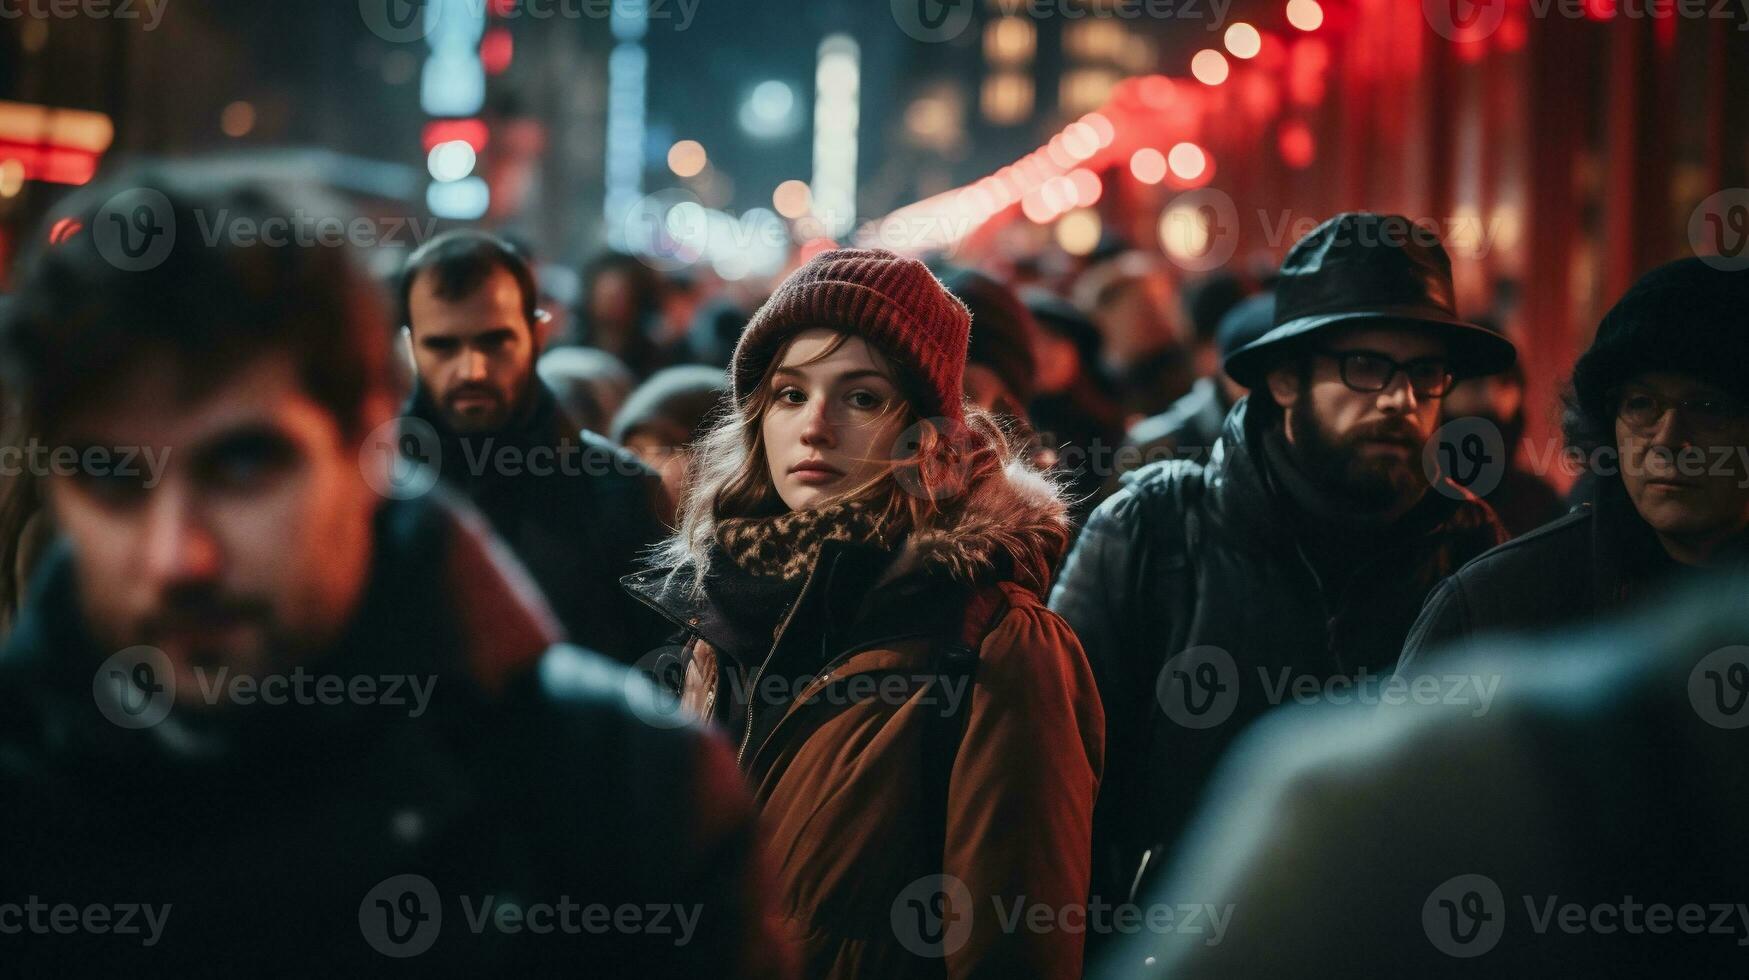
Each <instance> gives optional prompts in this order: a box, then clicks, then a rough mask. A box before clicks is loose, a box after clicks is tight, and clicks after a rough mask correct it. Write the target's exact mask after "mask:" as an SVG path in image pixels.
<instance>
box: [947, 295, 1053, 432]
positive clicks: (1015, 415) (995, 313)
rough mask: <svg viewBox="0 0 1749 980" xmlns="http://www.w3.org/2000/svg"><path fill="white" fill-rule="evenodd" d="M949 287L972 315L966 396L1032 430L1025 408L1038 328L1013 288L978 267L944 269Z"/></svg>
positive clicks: (1031, 377) (1033, 371)
mask: <svg viewBox="0 0 1749 980" xmlns="http://www.w3.org/2000/svg"><path fill="white" fill-rule="evenodd" d="M942 285H944V286H946V287H947V290H948V292H950V293H952V294H953V295H954V296H955V297H956V298H957V299H958V300H959V301H960V302H961V303H963V304H965V307H966V310H967V312H969V313H970V314H971V316H972V334H971V340H970V343H969V345H968V347H967V350H966V376H965V390H966V397H967V398H969V399H971V402H972V404H974V405H976V406H978V407H979V408H982V409H984V410H985V411H987V412H994V413H996V414H997V415H1001V416H1007V417H1008V418H1010V419H1013V420H1015V421H1016V422H1018V423H1019V424H1020V425H1021V426H1022V427H1023V429H1024V430H1025V431H1027V432H1030V431H1031V429H1032V422H1031V419H1030V418H1029V417H1028V415H1027V410H1026V406H1027V403H1028V402H1030V401H1031V399H1032V386H1033V377H1034V375H1035V366H1034V364H1033V359H1032V343H1033V341H1032V335H1033V333H1035V332H1036V331H1037V330H1038V327H1037V326H1036V325H1035V324H1034V323H1033V322H1032V314H1030V313H1028V312H1027V310H1026V307H1024V306H1022V305H1021V303H1020V300H1019V298H1017V297H1016V296H1015V295H1014V291H1013V290H1011V289H1009V288H1008V287H1007V286H1004V285H1002V284H1001V283H1000V282H997V281H996V280H995V279H994V278H992V277H990V276H988V275H985V274H984V273H982V272H979V271H977V270H976V269H944V270H942Z"/></svg>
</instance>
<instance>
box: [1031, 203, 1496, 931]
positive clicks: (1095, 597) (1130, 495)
mask: <svg viewBox="0 0 1749 980" xmlns="http://www.w3.org/2000/svg"><path fill="white" fill-rule="evenodd" d="M1275 323H1276V326H1275V327H1274V329H1272V330H1270V331H1269V332H1268V333H1267V334H1265V335H1264V336H1262V337H1261V338H1259V339H1258V340H1256V341H1254V342H1253V343H1251V344H1248V345H1246V346H1245V347H1243V348H1241V349H1239V350H1238V351H1236V352H1234V353H1233V354H1232V355H1231V356H1230V357H1228V359H1227V361H1226V363H1225V365H1224V368H1225V370H1226V372H1227V373H1228V374H1229V375H1230V376H1232V377H1233V379H1234V380H1235V381H1238V382H1239V383H1240V384H1242V385H1245V386H1246V387H1248V388H1250V389H1251V391H1252V394H1251V395H1250V396H1248V397H1247V398H1246V399H1244V400H1241V401H1240V402H1239V403H1238V404H1237V405H1236V406H1235V407H1234V409H1233V411H1232V412H1231V413H1230V414H1229V415H1228V417H1227V420H1226V424H1225V429H1224V431H1223V432H1222V435H1221V438H1220V440H1219V442H1218V444H1217V445H1216V448H1215V451H1214V454H1213V456H1212V457H1211V458H1210V460H1209V461H1208V463H1207V465H1206V466H1202V465H1198V464H1196V463H1194V462H1191V461H1189V460H1169V461H1165V462H1161V463H1157V464H1154V465H1152V466H1148V467H1144V468H1143V469H1141V470H1138V471H1136V472H1135V473H1133V474H1130V476H1129V477H1128V478H1127V479H1126V486H1125V489H1124V490H1122V491H1121V492H1119V493H1118V494H1117V495H1116V496H1114V497H1112V498H1111V499H1110V500H1108V501H1106V503H1105V504H1104V505H1102V506H1101V507H1100V508H1099V510H1098V511H1096V512H1095V513H1094V515H1093V517H1092V519H1091V520H1090V521H1089V523H1088V525H1087V528H1086V530H1085V531H1084V532H1083V533H1082V536H1081V539H1080V542H1079V544H1078V545H1077V546H1076V548H1075V550H1074V552H1073V553H1072V554H1071V555H1070V558H1069V560H1068V564H1067V566H1066V567H1065V569H1064V571H1063V574H1062V577H1061V578H1060V579H1059V581H1058V583H1057V586H1056V589H1055V591H1054V592H1053V594H1052V596H1051V602H1050V606H1051V608H1052V609H1054V610H1056V611H1057V612H1059V613H1060V614H1061V615H1062V616H1063V617H1064V618H1065V619H1067V620H1068V622H1069V624H1070V625H1071V626H1073V627H1074V628H1075V632H1076V633H1077V634H1078V635H1079V636H1080V638H1081V642H1082V644H1083V646H1084V647H1085V648H1086V650H1087V652H1088V659H1089V660H1090V661H1091V663H1092V665H1093V669H1094V673H1095V676H1096V678H1097V681H1098V684H1099V691H1100V697H1101V699H1102V700H1103V702H1104V704H1105V708H1106V741H1107V745H1108V747H1109V748H1108V753H1109V755H1108V759H1109V760H1110V764H1109V765H1108V767H1107V772H1108V774H1109V778H1108V781H1107V782H1106V783H1105V784H1104V785H1103V786H1102V787H1101V791H1100V798H1099V801H1098V805H1097V808H1096V811H1095V823H1094V834H1095V839H1094V850H1095V853H1094V859H1095V894H1096V896H1100V897H1102V898H1104V899H1105V900H1106V901H1114V902H1121V901H1123V900H1124V899H1125V897H1126V896H1128V895H1130V894H1131V893H1132V889H1133V887H1134V886H1135V884H1136V883H1137V882H1138V881H1140V880H1142V879H1144V878H1146V877H1147V876H1149V875H1150V874H1151V873H1152V871H1153V869H1154V868H1155V867H1156V866H1157V865H1158V863H1159V858H1160V856H1161V855H1162V854H1163V851H1164V849H1166V848H1169V847H1170V846H1171V844H1172V843H1173V842H1174V841H1175V840H1176V839H1177V837H1178V836H1179V834H1180V833H1181V832H1182V828H1183V825H1184V821H1185V819H1186V817H1187V815H1188V813H1189V812H1190V810H1191V808H1192V807H1193V806H1194V805H1195V804H1196V801H1197V799H1198V797H1199V796H1200V794H1201V792H1202V790H1203V787H1204V783H1205V782H1206V780H1207V778H1208V775H1209V773H1210V771H1211V769H1212V767H1213V765H1214V762H1215V760H1216V758H1217V757H1218V756H1219V755H1220V754H1221V752H1222V751H1223V750H1224V749H1225V748H1226V747H1227V745H1228V744H1229V743H1230V742H1231V740H1232V739H1233V738H1234V737H1235V736H1236V735H1237V734H1238V733H1239V731H1240V730H1242V729H1243V728H1244V727H1245V725H1246V724H1247V723H1249V722H1250V721H1252V720H1254V719H1255V718H1256V717H1258V716H1259V715H1261V714H1262V713H1263V712H1264V711H1266V710H1267V709H1268V708H1269V707H1271V706H1272V705H1275V704H1279V703H1281V702H1282V701H1284V700H1304V699H1307V698H1314V699H1315V698H1317V697H1320V696H1329V697H1332V698H1334V697H1337V696H1348V697H1354V696H1356V695H1357V692H1358V694H1359V695H1361V696H1364V694H1365V692H1366V690H1367V687H1368V685H1369V684H1373V683H1375V682H1376V681H1377V680H1378V679H1380V675H1381V674H1383V675H1386V676H1388V674H1389V672H1390V670H1391V668H1392V666H1393V664H1394V663H1395V662H1396V658H1397V653H1398V651H1399V650H1400V649H1401V639H1400V638H1401V637H1403V636H1404V635H1405V634H1406V633H1407V631H1408V629H1409V625H1410V623H1411V622H1412V621H1413V620H1414V617H1415V613H1416V611H1417V610H1418V609H1419V608H1420V605H1421V602H1422V600H1423V599H1425V597H1426V595H1427V592H1428V590H1429V589H1431V588H1432V587H1433V586H1434V584H1435V583H1437V582H1438V581H1439V580H1440V579H1441V578H1443V577H1445V576H1446V575H1449V574H1451V572H1452V571H1454V570H1456V569H1457V568H1458V567H1459V566H1461V565H1462V564H1463V563H1464V562H1465V561H1467V560H1469V559H1470V558H1471V557H1473V556H1475V555H1477V554H1480V553H1481V552H1483V551H1485V550H1487V549H1488V548H1490V547H1492V546H1494V545H1495V544H1497V543H1499V541H1500V540H1502V536H1503V532H1502V531H1501V529H1500V527H1499V524H1498V522H1497V521H1496V520H1495V519H1494V516H1493V513H1492V512H1491V511H1490V510H1489V509H1488V507H1487V505H1486V504H1484V503H1482V502H1481V501H1479V500H1477V499H1476V498H1475V497H1474V496H1472V495H1470V494H1468V493H1467V492H1466V491H1463V490H1462V489H1460V488H1458V487H1456V486H1455V485H1453V484H1450V483H1449V482H1446V481H1443V480H1438V479H1432V478H1430V477H1429V476H1428V475H1427V474H1428V470H1427V468H1426V467H1424V465H1423V451H1424V449H1425V448H1426V445H1427V443H1428V441H1429V439H1430V437H1431V436H1432V435H1433V432H1434V429H1435V427H1436V426H1437V424H1438V415H1439V399H1440V397H1441V396H1442V395H1443V394H1444V392H1445V391H1446V390H1447V388H1449V386H1450V385H1451V383H1452V380H1453V378H1454V377H1458V376H1468V375H1471V374H1477V373H1487V372H1489V371H1492V370H1498V369H1499V367H1500V366H1501V365H1503V364H1507V363H1510V362H1511V361H1512V359H1513V357H1514V351H1513V348H1512V346H1511V344H1510V343H1509V342H1508V341H1506V340H1504V339H1503V338H1500V337H1498V336H1495V335H1493V334H1491V333H1488V332H1487V331H1484V330H1481V329H1480V328H1477V327H1474V326H1473V325H1470V324H1468V323H1466V322H1464V321H1463V320H1461V319H1459V318H1458V317H1457V315H1456V313H1455V311H1454V309H1453V306H1452V282H1451V266H1450V262H1449V260H1448V259H1447V257H1446V253H1445V250H1444V249H1443V247H1442V246H1441V245H1440V244H1439V242H1438V241H1437V239H1435V238H1433V236H1431V234H1429V233H1428V232H1426V231H1425V230H1423V229H1421V228H1419V227H1417V226H1415V225H1413V224H1411V223H1410V222H1409V221H1408V220H1407V219H1405V218H1401V217H1395V216H1388V217H1387V216H1380V215H1374V214H1367V213H1349V214H1343V215H1339V216H1337V217H1335V218H1332V219H1331V220H1329V221H1327V222H1325V223H1324V224H1322V225H1320V226H1319V227H1318V228H1317V229H1315V230H1314V231H1312V232H1311V233H1310V234H1309V235H1308V236H1307V237H1306V238H1304V239H1302V240H1301V241H1300V242H1299V243H1298V244H1296V245H1295V246H1294V248H1293V249H1292V250H1291V251H1290V252H1289V253H1288V255H1287V257H1286V259H1285V261H1284V263H1283V265H1282V270H1281V278H1280V280H1279V282H1278V283H1277V292H1276V312H1275Z"/></svg>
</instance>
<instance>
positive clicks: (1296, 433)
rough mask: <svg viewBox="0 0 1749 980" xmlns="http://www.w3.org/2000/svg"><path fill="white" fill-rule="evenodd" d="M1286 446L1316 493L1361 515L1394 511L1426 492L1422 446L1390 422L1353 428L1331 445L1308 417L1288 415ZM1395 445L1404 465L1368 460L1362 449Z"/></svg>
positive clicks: (1402, 424)
mask: <svg viewBox="0 0 1749 980" xmlns="http://www.w3.org/2000/svg"><path fill="white" fill-rule="evenodd" d="M1287 432H1288V444H1289V446H1290V447H1291V448H1292V450H1293V455H1294V460H1295V462H1297V463H1298V464H1299V467H1300V469H1301V470H1302V471H1303V472H1304V473H1305V475H1306V477H1307V479H1309V480H1311V481H1312V483H1313V485H1315V486H1316V487H1317V488H1318V489H1319V490H1321V491H1323V492H1324V493H1327V494H1329V495H1330V496H1332V497H1334V498H1336V499H1337V500H1338V501H1340V502H1341V503H1342V504H1343V505H1345V506H1347V507H1349V508H1352V509H1354V510H1356V511H1359V512H1361V513H1379V512H1386V511H1392V510H1398V509H1401V508H1403V507H1404V506H1406V505H1408V504H1412V503H1414V501H1416V500H1417V499H1419V498H1420V496H1421V495H1422V494H1423V493H1425V492H1426V490H1427V486H1428V483H1427V474H1426V472H1425V471H1423V469H1422V468H1421V453H1422V450H1423V449H1425V448H1426V444H1427V443H1426V440H1425V439H1423V438H1421V434H1420V433H1419V432H1417V431H1416V430H1415V429H1414V427H1413V426H1411V425H1410V424H1409V423H1408V422H1406V421H1403V420H1401V419H1396V418H1391V419H1386V420H1385V421H1382V422H1374V423H1371V424H1369V425H1363V426H1360V427H1358V428H1356V429H1355V430H1354V431H1353V432H1350V433H1348V434H1347V435H1345V436H1343V437H1342V438H1340V439H1333V438H1331V437H1330V436H1329V435H1328V434H1326V433H1325V432H1324V427H1323V426H1322V425H1320V424H1319V423H1318V421H1317V419H1315V418H1311V417H1310V413H1306V412H1298V411H1289V412H1288V413H1287ZM1373 441H1383V442H1392V443H1397V444H1399V445H1401V446H1403V447H1404V448H1405V449H1407V450H1409V455H1408V458H1407V459H1397V458H1395V457H1392V456H1384V455H1380V456H1370V457H1369V456H1367V455H1365V454H1364V453H1363V452H1362V449H1363V443H1367V442H1373Z"/></svg>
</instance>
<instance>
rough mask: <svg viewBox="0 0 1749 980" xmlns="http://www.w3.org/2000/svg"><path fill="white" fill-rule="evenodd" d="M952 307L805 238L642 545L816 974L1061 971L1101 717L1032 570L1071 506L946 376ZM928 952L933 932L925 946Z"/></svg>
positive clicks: (1081, 867) (901, 275)
mask: <svg viewBox="0 0 1749 980" xmlns="http://www.w3.org/2000/svg"><path fill="white" fill-rule="evenodd" d="M969 330H970V323H969V317H968V315H967V313H966V309H965V307H964V306H963V305H961V304H960V303H959V301H958V300H956V299H954V298H953V296H952V295H950V294H949V293H948V292H947V291H946V290H945V289H943V288H942V286H941V284H940V283H939V282H937V281H936V279H935V278H934V276H933V275H931V274H930V272H929V270H928V269H927V268H925V267H924V266H923V265H922V264H921V263H919V262H916V261H914V260H911V259H905V258H901V257H899V256H897V255H894V254H893V253H891V252H885V251H881V250H853V249H846V250H839V251H832V252H827V253H825V254H822V255H820V256H819V257H817V258H815V259H814V260H813V261H811V262H809V263H808V264H807V265H805V266H803V267H802V268H801V269H799V270H798V271H797V272H795V273H794V274H793V275H791V276H790V277H789V279H788V280H787V281H786V282H785V283H784V284H783V285H782V286H781V287H780V288H779V289H778V290H777V291H776V293H775V294H774V295H773V296H772V297H771V299H770V301H769V302H767V303H766V304H765V306H763V307H762V308H761V309H760V310H759V312H758V313H757V314H756V315H755V316H754V318H753V322H752V323H751V324H750V325H749V326H748V328H747V332H746V334H745V335H744V336H743V337H742V340H741V344H740V347H739V348H737V350H736V353H735V359H734V364H733V368H732V371H731V378H732V391H733V405H734V408H733V411H732V412H731V413H730V414H729V415H727V416H726V417H725V418H724V419H723V420H722V421H721V422H720V423H719V424H717V425H716V426H715V427H714V428H713V429H712V430H711V433H710V434H709V435H708V436H706V438H705V444H704V447H703V449H702V450H701V453H700V458H699V460H698V462H697V464H696V469H695V472H696V476H695V480H696V487H695V491H694V492H693V493H692V494H691V495H689V497H688V498H687V500H688V503H687V506H686V509H685V511H684V513H683V514H682V517H681V524H680V530H679V532H678V533H677V534H676V535H675V537H674V538H673V539H671V540H670V541H669V543H668V546H667V547H666V548H665V549H664V552H663V554H662V556H661V558H660V567H658V568H655V569H652V570H651V571H648V572H646V573H644V574H641V575H638V576H635V577H633V578H630V579H628V580H627V587H628V588H630V589H631V590H632V591H634V592H636V593H637V594H639V595H640V596H643V597H644V598H645V600H646V601H648V602H651V603H653V604H654V605H656V606H658V607H659V608H661V609H663V610H664V611H666V612H667V614H668V615H669V617H670V618H671V619H672V620H673V621H674V623H675V624H676V625H680V626H684V627H685V628H686V629H687V630H688V632H689V633H690V634H691V639H690V640H689V641H688V643H687V645H686V649H685V652H684V654H683V659H682V663H681V668H682V670H681V671H680V673H681V674H682V675H683V677H684V681H683V687H682V696H683V699H684V703H685V704H687V705H688V706H690V707H691V708H692V709H693V710H696V711H698V712H699V713H701V714H703V715H705V716H707V717H709V718H711V719H713V720H715V721H716V722H717V723H718V724H720V725H722V726H724V727H725V728H726V729H727V730H728V731H729V732H730V734H731V735H733V736H734V737H735V738H736V739H737V740H738V741H739V743H740V754H739V760H740V763H741V767H742V769H743V771H744V772H745V773H746V775H747V778H748V780H749V781H750V783H751V784H752V785H753V786H754V788H755V794H756V799H757V801H758V805H759V808H760V810H761V818H762V820H763V824H764V827H765V828H766V833H767V835H768V837H767V839H768V840H769V841H770V842H771V845H772V846H773V848H774V849H775V852H776V853H778V854H780V855H782V859H781V866H780V868H779V892H780V896H781V898H780V904H781V905H782V907H783V910H784V916H785V923H784V924H785V927H786V929H787V930H788V932H789V934H790V935H791V936H793V937H794V938H795V941H796V942H798V943H799V944H800V945H801V949H802V952H803V957H804V972H805V973H806V974H807V975H808V976H810V977H822V978H825V977H831V978H848V977H911V976H928V975H948V976H986V975H988V976H1001V975H1017V976H1018V975H1025V976H1043V977H1073V976H1078V975H1079V973H1080V969H1081V946H1082V937H1081V935H1080V933H1079V932H1078V931H1075V930H1066V929H1049V930H1029V929H1015V928H1012V927H1011V928H1006V929H1004V928H1003V927H1002V925H1001V922H1000V921H999V918H998V916H996V915H994V914H992V913H991V909H992V907H993V906H1001V907H1004V908H1014V907H1017V906H1019V905H1023V904H1024V905H1032V906H1042V907H1045V908H1048V909H1058V908H1061V907H1064V906H1069V905H1076V904H1079V903H1081V902H1083V901H1084V900H1085V897H1086V894H1087V886H1088V877H1087V875H1088V864H1087V859H1088V840H1089V838H1088V834H1089V832H1090V825H1089V821H1090V820H1091V817H1092V809H1093V798H1094V794H1095V791H1096V789H1097V788H1098V785H1099V778H1100V770H1101V758H1102V747H1101V732H1102V730H1103V722H1102V719H1101V714H1100V707H1099V701H1098V698H1097V697H1096V696H1095V694H1094V691H1093V687H1092V683H1093V682H1092V677H1091V675H1090V674H1089V673H1088V668H1087V663H1086V660H1085V658H1084V657H1083V656H1082V653H1081V649H1080V644H1079V643H1077V642H1076V639H1075V636H1074V634H1073V633H1071V632H1070V631H1069V629H1068V627H1067V626H1066V625H1065V624H1064V623H1063V621H1062V620H1061V619H1059V618H1058V617H1056V616H1055V615H1054V614H1052V613H1050V612H1049V611H1047V610H1046V609H1045V608H1044V605H1043V595H1044V592H1045V589H1046V588H1047V586H1048V583H1049V581H1050V576H1051V572H1052V569H1053V568H1054V566H1055V564H1056V562H1057V560H1058V559H1059V557H1060V556H1061V555H1062V551H1063V547H1064V543H1065V542H1066V541H1067V536H1068V521H1067V517H1066V514H1065V508H1064V506H1063V503H1062V501H1061V499H1060V498H1059V496H1058V494H1057V491H1056V490H1055V489H1054V488H1053V487H1052V486H1051V484H1049V483H1048V482H1046V481H1045V480H1044V479H1043V477H1042V476H1041V475H1040V474H1039V473H1037V472H1035V471H1032V470H1031V469H1030V468H1029V467H1028V466H1027V465H1026V464H1025V463H1024V462H1023V461H1021V460H1018V459H1016V457H1015V453H1014V450H1013V449H1011V448H1010V447H1009V446H1008V445H1006V444H1005V441H1004V439H1003V437H1002V434H1001V432H1000V430H999V429H998V428H997V427H996V425H995V423H994V422H993V420H992V419H991V418H990V416H989V415H988V414H987V413H985V412H984V411H982V410H980V409H978V408H976V407H975V406H970V405H968V404H967V403H966V401H965V398H964V394H963V377H964V372H965V357H966V347H967V335H968V332H969ZM943 958H944V959H943Z"/></svg>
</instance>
